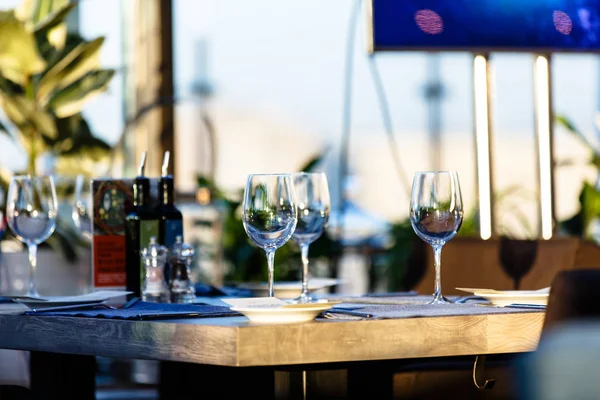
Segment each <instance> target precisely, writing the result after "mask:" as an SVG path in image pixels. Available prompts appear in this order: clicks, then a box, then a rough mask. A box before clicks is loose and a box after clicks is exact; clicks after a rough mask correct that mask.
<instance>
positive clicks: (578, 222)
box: [555, 115, 600, 238]
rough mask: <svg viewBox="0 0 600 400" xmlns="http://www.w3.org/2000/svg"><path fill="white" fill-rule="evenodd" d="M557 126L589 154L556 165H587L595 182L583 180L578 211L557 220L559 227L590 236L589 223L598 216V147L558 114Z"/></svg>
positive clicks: (569, 233)
mask: <svg viewBox="0 0 600 400" xmlns="http://www.w3.org/2000/svg"><path fill="white" fill-rule="evenodd" d="M555 120H556V123H557V124H558V126H561V127H562V128H564V130H565V131H566V132H567V133H569V134H571V135H572V136H573V137H575V138H576V139H577V140H578V141H579V142H580V143H581V144H582V145H583V146H584V147H586V148H587V150H588V152H589V156H588V157H587V158H585V159H583V160H582V159H570V160H562V161H560V162H558V163H557V164H556V165H557V166H559V167H568V166H572V165H587V166H591V167H592V168H594V169H595V170H596V182H584V183H583V185H582V188H581V192H580V193H579V211H578V212H577V213H576V214H575V215H573V216H572V217H571V218H568V219H566V220H564V221H560V222H559V228H560V230H561V231H562V232H563V233H566V234H568V235H574V236H579V237H583V238H590V236H591V232H590V227H591V224H592V223H593V222H594V220H596V219H597V218H600V186H599V185H598V183H599V182H600V149H598V146H595V145H593V144H592V143H591V142H590V141H589V140H588V138H587V137H586V135H585V134H583V132H581V131H580V130H579V129H577V128H576V127H575V124H574V123H573V122H572V121H571V120H570V119H569V118H567V117H565V116H562V115H558V116H556V118H555Z"/></svg>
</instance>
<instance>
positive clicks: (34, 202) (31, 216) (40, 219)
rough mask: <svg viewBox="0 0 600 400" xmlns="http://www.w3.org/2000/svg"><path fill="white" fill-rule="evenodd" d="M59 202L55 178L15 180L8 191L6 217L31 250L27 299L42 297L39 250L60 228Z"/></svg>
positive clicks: (17, 177)
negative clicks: (38, 280) (37, 285)
mask: <svg viewBox="0 0 600 400" xmlns="http://www.w3.org/2000/svg"><path fill="white" fill-rule="evenodd" d="M57 214H58V201H57V200H56V189H55V186H54V179H53V178H52V177H51V176H39V177H37V176H36V177H33V176H29V175H27V176H25V175H17V176H13V177H12V179H11V181H10V185H9V187H8V196H7V200H6V215H7V219H8V226H9V227H10V229H11V230H12V232H13V233H14V235H15V236H16V237H17V239H19V240H20V241H21V242H23V243H24V244H26V245H27V248H28V250H29V290H28V291H27V296H31V297H38V296H39V294H38V292H37V289H36V288H35V281H34V274H35V270H36V267H37V246H38V245H39V244H40V243H43V242H44V241H45V240H46V239H48V238H49V237H50V235H51V234H52V232H54V229H55V228H56V217H57Z"/></svg>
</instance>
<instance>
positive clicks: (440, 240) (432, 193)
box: [410, 171, 463, 304]
mask: <svg viewBox="0 0 600 400" xmlns="http://www.w3.org/2000/svg"><path fill="white" fill-rule="evenodd" d="M462 220H463V207H462V196H461V193H460V183H459V181H458V174H457V173H456V172H455V171H442V172H438V171H435V172H417V173H416V174H415V177H414V180H413V186H412V194H411V199H410V223H411V225H412V227H413V229H414V231H415V233H416V234H417V236H419V237H420V238H421V239H422V240H423V241H425V242H426V243H429V244H430V245H431V247H432V248H433V254H434V266H435V289H434V293H433V299H432V300H431V301H430V302H429V304H446V303H451V301H449V300H448V299H446V298H445V297H444V296H443V295H442V282H441V257H442V247H443V246H444V244H446V243H447V242H448V241H449V240H451V239H452V238H453V237H454V236H455V235H456V233H457V232H458V230H459V229H460V225H461V224H462Z"/></svg>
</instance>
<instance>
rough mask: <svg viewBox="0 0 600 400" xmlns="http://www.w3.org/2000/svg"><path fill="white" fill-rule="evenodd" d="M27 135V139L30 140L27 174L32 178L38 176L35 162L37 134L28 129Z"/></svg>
mask: <svg viewBox="0 0 600 400" xmlns="http://www.w3.org/2000/svg"><path fill="white" fill-rule="evenodd" d="M24 133H25V135H24V136H25V137H28V138H29V161H28V165H27V173H28V174H29V175H31V176H36V173H37V171H36V167H35V160H36V158H37V143H36V141H37V135H36V133H35V130H33V129H31V128H30V129H27V131H26V132H24Z"/></svg>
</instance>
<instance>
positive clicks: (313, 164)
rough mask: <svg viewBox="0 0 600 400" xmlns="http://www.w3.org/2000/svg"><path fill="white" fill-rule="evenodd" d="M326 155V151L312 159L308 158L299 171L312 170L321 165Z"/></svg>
mask: <svg viewBox="0 0 600 400" xmlns="http://www.w3.org/2000/svg"><path fill="white" fill-rule="evenodd" d="M324 157H325V154H324V152H323V153H320V154H317V155H316V156H314V157H312V158H311V159H310V160H308V161H307V162H306V163H305V164H304V165H303V166H302V167H301V168H300V170H299V171H302V172H310V171H312V170H313V169H314V168H315V167H316V166H317V165H319V164H320V163H321V161H323V158H324Z"/></svg>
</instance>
